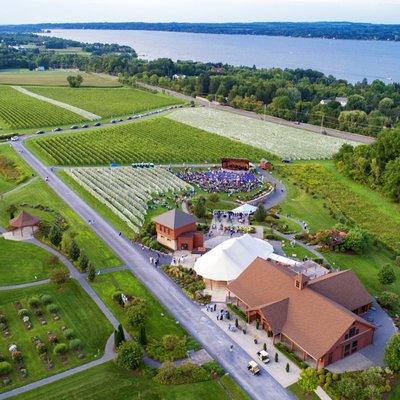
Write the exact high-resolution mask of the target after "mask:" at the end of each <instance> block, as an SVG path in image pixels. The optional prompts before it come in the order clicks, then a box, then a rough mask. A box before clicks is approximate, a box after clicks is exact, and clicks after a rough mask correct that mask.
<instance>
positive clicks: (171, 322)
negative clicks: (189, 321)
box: [91, 271, 186, 340]
mask: <svg viewBox="0 0 400 400" xmlns="http://www.w3.org/2000/svg"><path fill="white" fill-rule="evenodd" d="M91 285H92V287H93V289H94V290H95V292H96V293H97V294H98V295H99V297H100V298H101V299H102V300H103V302H104V303H105V305H106V306H107V307H108V309H109V310H111V312H112V313H113V314H114V315H115V316H116V317H117V318H118V320H119V321H121V323H122V324H123V325H124V326H125V328H128V331H130V332H131V333H133V334H134V333H135V332H133V331H132V329H129V327H128V326H127V323H126V318H125V315H124V313H123V309H122V308H121V307H120V306H119V305H118V304H117V303H116V302H115V301H114V300H113V298H112V295H113V293H114V292H116V291H119V290H120V291H122V292H124V293H126V294H129V295H133V296H137V297H140V298H143V299H145V300H146V302H147V308H148V320H147V323H146V334H147V336H148V338H149V339H154V340H160V339H161V338H162V337H163V336H164V335H166V334H174V335H178V336H184V335H185V334H186V332H185V330H184V329H183V328H181V326H180V325H177V324H176V322H175V319H174V318H173V317H172V316H171V315H170V314H168V312H167V311H166V310H165V309H164V308H163V306H162V305H161V304H160V303H159V302H158V301H157V300H156V299H155V298H154V297H153V295H152V294H151V293H150V292H149V291H148V290H147V289H146V288H145V287H144V286H143V285H142V284H141V283H140V282H139V281H138V280H137V279H136V278H135V277H134V276H133V275H132V273H131V272H130V271H119V272H114V273H111V274H105V275H99V276H97V277H96V279H95V281H94V282H93V283H92V284H91ZM162 314H164V316H162Z"/></svg>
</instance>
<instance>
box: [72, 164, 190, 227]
mask: <svg viewBox="0 0 400 400" xmlns="http://www.w3.org/2000/svg"><path fill="white" fill-rule="evenodd" d="M66 173H67V174H68V175H69V176H70V177H71V178H73V179H74V180H75V181H76V182H77V183H78V184H80V185H81V186H82V187H83V188H84V189H85V190H86V191H87V192H89V193H90V194H91V195H92V196H93V197H95V198H96V199H97V200H99V201H100V202H101V203H103V204H105V205H106V206H107V207H108V208H110V210H111V211H112V212H113V213H114V214H115V215H116V216H118V217H119V218H120V219H121V220H122V221H124V222H125V223H126V224H127V225H128V226H129V228H131V229H132V230H133V231H134V232H136V233H138V232H139V230H140V228H141V227H142V225H143V223H144V221H145V217H146V213H147V209H148V203H149V202H150V201H151V200H152V199H153V195H165V196H170V195H173V194H174V193H178V192H180V191H182V190H187V189H189V188H190V185H188V184H187V183H186V182H184V181H182V180H181V179H179V178H177V177H176V176H175V175H174V174H172V173H170V172H168V171H167V170H166V169H164V168H161V167H155V168H148V169H142V168H132V167H118V168H113V169H110V168H75V169H67V170H66Z"/></svg>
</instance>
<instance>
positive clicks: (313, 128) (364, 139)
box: [137, 82, 375, 144]
mask: <svg viewBox="0 0 400 400" xmlns="http://www.w3.org/2000/svg"><path fill="white" fill-rule="evenodd" d="M137 85H138V86H141V87H143V88H145V89H149V90H156V91H158V92H165V93H167V94H169V95H170V96H174V97H177V98H179V99H182V100H184V101H194V102H195V103H196V104H198V105H202V106H206V107H211V108H215V109H217V110H221V111H228V112H230V113H232V114H238V115H242V116H245V117H248V118H253V119H258V120H260V119H261V120H264V121H268V122H273V123H275V124H279V125H284V126H289V127H291V128H296V129H304V130H306V131H310V132H314V133H319V134H321V127H320V126H317V125H311V124H305V123H301V124H300V125H298V124H296V123H295V122H293V121H287V120H285V119H282V118H278V117H273V116H271V115H261V114H256V113H254V112H252V111H245V110H240V109H238V108H233V107H230V106H222V105H219V104H216V103H211V102H209V101H208V100H206V99H201V98H194V97H191V96H186V95H184V94H182V93H178V92H175V91H173V90H170V89H164V88H160V87H158V86H152V85H148V84H147V83H142V82H137ZM324 130H325V132H326V134H327V135H328V136H333V137H337V138H341V139H345V140H354V141H355V142H359V143H364V144H370V143H373V142H374V141H375V139H374V138H372V137H370V136H363V135H358V134H356V133H351V132H343V131H339V130H337V129H331V128H324Z"/></svg>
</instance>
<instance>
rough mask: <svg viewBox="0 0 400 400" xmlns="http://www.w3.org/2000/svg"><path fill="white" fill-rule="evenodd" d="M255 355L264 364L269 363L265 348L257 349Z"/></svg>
mask: <svg viewBox="0 0 400 400" xmlns="http://www.w3.org/2000/svg"><path fill="white" fill-rule="evenodd" d="M257 357H258V359H259V360H260V361H261V362H263V363H264V364H268V363H269V361H270V360H269V354H268V352H267V351H265V350H260V351H257Z"/></svg>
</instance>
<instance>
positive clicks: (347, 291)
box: [308, 269, 372, 311]
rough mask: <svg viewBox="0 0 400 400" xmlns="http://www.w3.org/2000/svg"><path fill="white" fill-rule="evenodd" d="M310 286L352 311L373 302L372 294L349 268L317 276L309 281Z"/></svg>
mask: <svg viewBox="0 0 400 400" xmlns="http://www.w3.org/2000/svg"><path fill="white" fill-rule="evenodd" d="M308 287H309V288H311V289H312V290H314V291H315V292H318V293H320V294H322V295H324V296H325V297H328V298H329V299H331V300H333V301H334V302H336V303H339V304H340V305H342V306H343V307H345V308H347V309H348V310H350V311H353V310H356V309H357V308H359V307H362V306H364V305H366V304H369V303H371V302H372V297H371V295H370V294H369V293H368V292H367V291H366V290H365V288H364V286H363V285H362V284H361V282H360V280H359V279H358V278H357V276H356V274H355V273H354V272H353V271H351V270H349V269H348V270H346V271H339V272H334V273H331V274H327V275H323V276H321V277H319V278H316V279H314V280H312V281H310V282H309V283H308Z"/></svg>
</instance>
